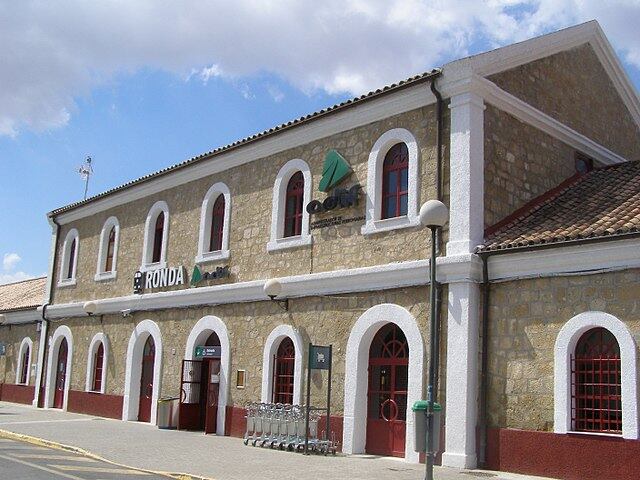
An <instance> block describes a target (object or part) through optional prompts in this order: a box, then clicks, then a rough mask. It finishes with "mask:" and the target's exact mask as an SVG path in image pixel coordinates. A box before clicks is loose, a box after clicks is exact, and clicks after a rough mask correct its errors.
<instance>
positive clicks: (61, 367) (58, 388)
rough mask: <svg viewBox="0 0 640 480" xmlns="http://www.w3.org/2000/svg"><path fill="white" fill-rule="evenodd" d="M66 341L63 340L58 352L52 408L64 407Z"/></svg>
mask: <svg viewBox="0 0 640 480" xmlns="http://www.w3.org/2000/svg"><path fill="white" fill-rule="evenodd" d="M67 352H68V348H67V339H66V338H63V339H62V343H60V349H59V350H58V362H57V363H56V385H55V393H54V395H53V408H62V406H63V405H64V386H65V383H66V381H67Z"/></svg>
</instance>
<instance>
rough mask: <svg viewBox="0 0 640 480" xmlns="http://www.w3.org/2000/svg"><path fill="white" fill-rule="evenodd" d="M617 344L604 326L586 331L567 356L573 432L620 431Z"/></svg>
mask: <svg viewBox="0 0 640 480" xmlns="http://www.w3.org/2000/svg"><path fill="white" fill-rule="evenodd" d="M620 367H621V362H620V346H619V345H618V342H617V340H616V338H615V337H614V336H613V334H612V333H611V332H610V331H608V330H606V329H604V328H593V329H591V330H589V331H588V332H586V333H585V334H584V335H582V337H580V340H579V341H578V344H577V345H576V350H575V354H574V355H572V356H571V382H572V388H571V391H572V397H571V422H572V428H573V430H575V431H577V432H600V433H622V374H621V370H620Z"/></svg>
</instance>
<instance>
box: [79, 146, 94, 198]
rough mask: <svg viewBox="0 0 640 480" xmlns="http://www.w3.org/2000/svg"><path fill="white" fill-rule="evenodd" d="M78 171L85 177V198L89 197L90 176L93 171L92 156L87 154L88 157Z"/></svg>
mask: <svg viewBox="0 0 640 480" xmlns="http://www.w3.org/2000/svg"><path fill="white" fill-rule="evenodd" d="M78 173H79V174H80V176H81V177H82V178H83V179H84V182H85V183H84V200H86V199H87V192H88V191H89V177H91V174H92V173H93V167H92V166H91V157H89V156H87V159H86V160H85V161H84V163H83V164H82V165H80V168H78Z"/></svg>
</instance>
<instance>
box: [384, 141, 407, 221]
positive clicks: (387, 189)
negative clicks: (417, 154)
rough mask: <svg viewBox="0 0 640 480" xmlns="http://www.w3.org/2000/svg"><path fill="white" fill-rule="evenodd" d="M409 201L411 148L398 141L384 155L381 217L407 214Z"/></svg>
mask: <svg viewBox="0 0 640 480" xmlns="http://www.w3.org/2000/svg"><path fill="white" fill-rule="evenodd" d="M408 201H409V150H408V148H407V145H406V144H405V143H397V144H395V145H394V146H393V147H391V149H390V150H389V152H387V154H386V156H385V157H384V163H383V166H382V212H381V215H380V218H382V219H385V218H394V217H401V216H404V215H407V206H408Z"/></svg>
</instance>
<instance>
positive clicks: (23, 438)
mask: <svg viewBox="0 0 640 480" xmlns="http://www.w3.org/2000/svg"><path fill="white" fill-rule="evenodd" d="M0 438H8V439H10V440H17V441H19V442H25V443H30V444H32V445H36V446H38V447H46V448H53V449H55V450H61V451H64V452H71V453H75V454H78V455H82V456H83V457H87V458H92V459H93V460H97V461H99V462H104V463H108V464H110V465H114V466H116V467H120V468H126V469H128V470H137V471H139V472H145V473H151V474H153V475H160V476H163V477H167V478H174V479H176V480H215V479H213V478H211V477H203V476H200V475H192V474H188V473H179V472H162V471H158V470H148V469H146V468H139V467H132V466H130V465H124V464H122V463H118V462H114V461H112V460H108V459H106V458H103V457H101V456H100V455H96V454H95V453H91V452H89V451H87V450H85V449H83V448H80V447H74V446H72V445H65V444H63V443H58V442H54V441H52V440H45V439H44V438H39V437H32V436H31V435H25V434H22V433H15V432H11V431H9V430H2V429H0Z"/></svg>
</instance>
